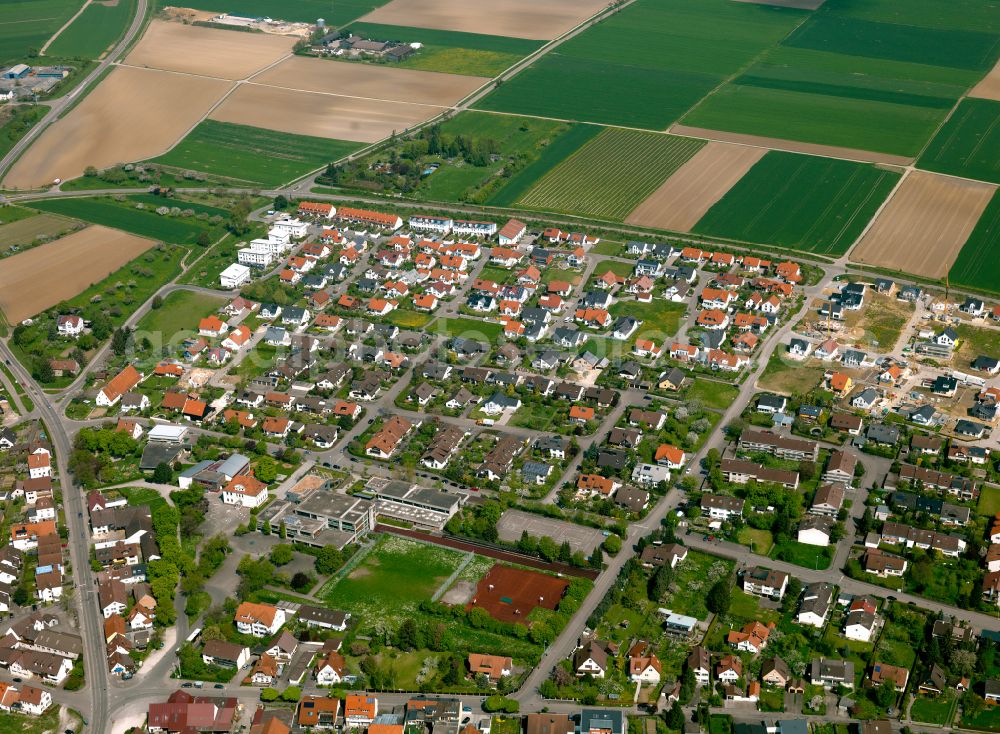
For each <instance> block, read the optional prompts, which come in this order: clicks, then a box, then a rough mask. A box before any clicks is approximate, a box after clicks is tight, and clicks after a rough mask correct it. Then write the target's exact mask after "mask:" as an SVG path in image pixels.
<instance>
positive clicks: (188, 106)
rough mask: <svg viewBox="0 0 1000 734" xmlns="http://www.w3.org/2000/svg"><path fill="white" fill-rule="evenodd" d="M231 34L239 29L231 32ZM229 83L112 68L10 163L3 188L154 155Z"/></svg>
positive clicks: (46, 181) (47, 181) (45, 182)
mask: <svg viewBox="0 0 1000 734" xmlns="http://www.w3.org/2000/svg"><path fill="white" fill-rule="evenodd" d="M235 35H239V34H235ZM230 86H231V84H230V82H226V81H221V80H216V79H206V78H202V77H195V76H185V75H183V74H171V73H167V72H163V71H151V70H148V69H136V68H132V67H118V68H117V69H115V70H114V71H112V72H111V74H110V75H108V78H107V79H105V80H104V81H103V82H101V83H100V84H98V85H97V88H96V89H95V90H94V91H93V92H92V93H90V94H89V95H87V97H86V98H85V99H84V100H83V101H82V102H81V103H80V104H79V105H78V106H77V107H76V108H75V109H73V110H72V111H71V112H70V113H69V114H68V115H66V116H65V117H63V118H62V119H61V120H58V121H57V122H55V123H54V124H53V125H51V126H50V127H49V128H48V129H46V130H45V132H44V133H42V135H41V136H40V137H39V138H38V140H37V141H35V143H34V145H32V146H31V147H30V148H28V151H27V152H26V153H25V154H24V155H23V156H21V158H20V159H19V160H18V161H17V163H15V164H14V167H13V168H11V170H10V172H9V173H8V174H7V177H6V179H5V180H4V185H5V186H6V187H7V188H38V187H41V186H47V185H48V184H51V183H52V182H53V181H54V180H55V179H57V178H60V179H63V180H65V179H70V178H76V177H77V176H80V175H82V174H83V171H84V169H85V168H86V167H87V166H96V167H97V168H107V167H108V166H113V165H115V164H116V163H122V162H127V161H141V160H145V159H147V158H154V157H155V156H158V155H160V154H161V153H163V152H164V151H166V150H167V149H168V148H170V146H172V145H173V144H174V143H175V142H176V141H177V140H179V139H180V138H181V137H182V136H183V135H185V134H186V133H187V131H188V130H190V129H191V128H192V127H193V126H194V125H195V124H196V123H197V122H198V121H199V120H201V119H202V117H204V116H205V115H206V114H207V113H208V111H209V110H210V109H212V106H213V105H214V104H216V103H217V102H218V101H219V100H220V99H221V98H222V95H224V94H225V93H226V92H227V91H228V90H229V88H230Z"/></svg>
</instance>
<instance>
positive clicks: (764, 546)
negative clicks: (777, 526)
mask: <svg viewBox="0 0 1000 734" xmlns="http://www.w3.org/2000/svg"><path fill="white" fill-rule="evenodd" d="M736 542H738V543H739V544H740V545H745V546H746V547H747V548H750V549H751V552H752V553H757V554H758V555H762V556H766V555H767V554H768V553H770V551H771V546H772V545H774V538H773V537H771V531H770V530H758V529H756V528H752V527H750V526H749V525H744V526H743V527H742V528H740V532H739V534H738V535H737V536H736Z"/></svg>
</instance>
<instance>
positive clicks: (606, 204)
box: [519, 128, 704, 220]
mask: <svg viewBox="0 0 1000 734" xmlns="http://www.w3.org/2000/svg"><path fill="white" fill-rule="evenodd" d="M703 145H704V142H703V141H700V140H695V139H693V138H679V137H675V136H672V135H661V134H658V133H647V132H642V131H639V130H623V129H619V128H608V129H607V130H605V131H604V132H602V133H601V134H600V135H598V136H597V137H596V138H594V139H593V140H591V141H590V142H589V143H588V144H587V145H585V146H584V147H583V148H581V149H580V150H578V151H577V152H576V153H574V154H573V155H572V156H570V157H569V158H567V159H566V160H565V161H563V162H562V163H561V164H559V165H558V166H556V167H555V168H554V169H552V171H551V172H550V173H548V174H547V175H546V176H545V177H543V178H542V179H541V180H540V181H539V182H538V183H537V184H535V185H534V186H533V187H532V188H531V189H530V190H529V191H528V192H527V193H526V194H525V195H524V196H522V197H521V199H520V201H519V203H520V204H522V205H524V206H527V207H531V208H533V209H545V210H550V211H557V212H573V213H579V214H588V215H591V216H595V217H602V218H605V219H618V220H620V219H624V218H625V217H626V216H628V214H629V213H630V212H631V211H632V210H633V209H635V207H636V206H638V205H639V204H640V203H641V202H642V201H643V200H644V199H645V198H646V197H647V196H649V195H650V194H651V193H653V191H655V190H656V189H657V187H658V186H659V185H660V184H661V183H663V181H665V180H666V179H667V178H668V177H669V176H670V174H671V173H673V172H674V171H676V170H677V169H678V168H680V167H681V166H682V165H683V164H684V162H685V161H687V160H688V159H689V158H690V157H691V156H693V155H694V154H695V153H697V152H698V150H700V149H701V147H702V146H703Z"/></svg>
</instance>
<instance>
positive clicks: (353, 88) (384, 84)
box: [253, 56, 489, 105]
mask: <svg viewBox="0 0 1000 734" xmlns="http://www.w3.org/2000/svg"><path fill="white" fill-rule="evenodd" d="M253 81H254V84H267V85H271V86H275V87H284V88H286V89H296V90H301V91H305V92H323V93H324V94H339V95H343V96H347V97H365V98H368V99H384V100H389V101H393V102H415V103H417V104H434V105H453V104H455V103H456V102H458V101H459V100H460V99H462V98H463V97H466V96H467V95H468V94H469V93H470V92H473V91H475V90H476V89H478V88H479V87H481V86H482V85H483V84H485V83H486V82H488V81H489V79H485V78H482V77H476V76H460V75H458V74H439V73H437V72H433V71H417V70H414V69H400V68H398V67H392V66H375V65H373V64H349V63H343V62H338V61H329V60H325V59H309V58H305V57H303V56H293V57H292V58H290V59H286V60H285V61H282V62H281V63H280V64H278V65H277V66H275V67H273V68H271V69H268V70H267V71H265V72H264V73H262V74H260V75H259V76H257V77H255V78H254V80H253Z"/></svg>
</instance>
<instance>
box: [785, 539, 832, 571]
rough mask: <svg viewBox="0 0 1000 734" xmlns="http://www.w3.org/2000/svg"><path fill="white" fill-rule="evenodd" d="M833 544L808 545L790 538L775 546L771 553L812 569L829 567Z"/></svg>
mask: <svg viewBox="0 0 1000 734" xmlns="http://www.w3.org/2000/svg"><path fill="white" fill-rule="evenodd" d="M833 550H834V546H827V547H825V548H824V547H822V546H818V545H808V544H807V543H799V542H798V541H795V540H790V541H788V542H787V543H783V544H780V545H777V546H775V548H774V551H773V553H772V555H773V556H774V558H777V559H779V560H782V561H786V562H788V563H794V564H795V565H796V566H802V567H803V568H811V569H814V570H818V569H823V568H829V566H830V561H832V560H833Z"/></svg>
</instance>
